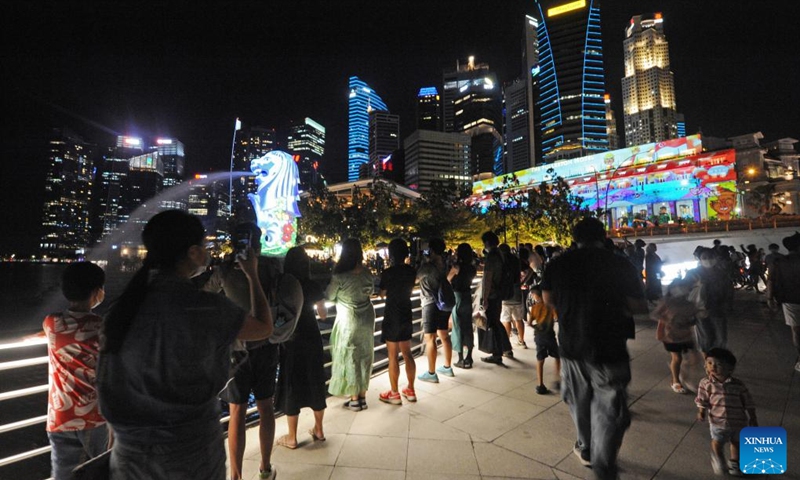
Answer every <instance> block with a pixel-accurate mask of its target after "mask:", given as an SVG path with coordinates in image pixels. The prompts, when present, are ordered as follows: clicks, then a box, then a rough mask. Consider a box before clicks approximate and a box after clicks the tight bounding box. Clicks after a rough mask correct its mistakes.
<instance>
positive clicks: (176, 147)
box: [155, 137, 186, 188]
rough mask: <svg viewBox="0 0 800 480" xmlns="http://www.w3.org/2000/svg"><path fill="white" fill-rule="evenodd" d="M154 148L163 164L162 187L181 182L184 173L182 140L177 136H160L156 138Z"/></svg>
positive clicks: (184, 159)
mask: <svg viewBox="0 0 800 480" xmlns="http://www.w3.org/2000/svg"><path fill="white" fill-rule="evenodd" d="M155 148H156V151H157V152H158V158H159V159H160V160H161V163H162V164H163V165H164V188H169V187H172V186H175V185H180V184H181V183H183V180H184V178H185V175H186V157H185V156H184V147H183V142H181V141H180V140H178V139H177V138H166V137H161V138H157V139H156V145H155Z"/></svg>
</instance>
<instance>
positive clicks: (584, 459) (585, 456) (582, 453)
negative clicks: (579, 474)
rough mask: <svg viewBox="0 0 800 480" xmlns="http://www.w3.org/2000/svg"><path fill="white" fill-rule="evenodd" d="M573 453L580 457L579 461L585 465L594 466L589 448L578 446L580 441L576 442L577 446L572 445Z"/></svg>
mask: <svg viewBox="0 0 800 480" xmlns="http://www.w3.org/2000/svg"><path fill="white" fill-rule="evenodd" d="M572 453H574V454H575V456H576V457H578V461H579V462H581V465H583V466H584V467H591V466H592V462H591V460H590V459H589V452H588V451H587V450H581V448H580V447H579V446H578V442H575V446H574V447H572Z"/></svg>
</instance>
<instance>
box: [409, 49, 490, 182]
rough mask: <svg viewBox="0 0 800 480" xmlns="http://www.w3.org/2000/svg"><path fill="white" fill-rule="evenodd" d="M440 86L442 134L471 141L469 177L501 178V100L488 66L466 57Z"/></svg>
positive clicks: (445, 76)
mask: <svg viewBox="0 0 800 480" xmlns="http://www.w3.org/2000/svg"><path fill="white" fill-rule="evenodd" d="M443 84H444V87H443V101H442V112H443V115H442V117H443V122H444V131H445V132H447V133H465V134H467V135H469V136H470V137H471V138H472V143H471V146H470V152H471V159H470V174H471V175H478V174H481V173H486V172H491V173H494V174H495V175H499V174H502V173H503V171H504V165H503V150H504V149H503V136H502V130H503V118H502V117H503V115H502V101H503V100H502V92H501V89H500V87H499V85H498V84H497V76H496V75H495V74H494V72H492V71H491V70H490V69H489V65H487V64H485V63H475V58H474V57H469V60H468V62H467V63H466V64H465V65H461V64H459V63H456V70H455V71H452V72H446V73H445V74H444V75H443ZM406 153H407V154H408V152H406Z"/></svg>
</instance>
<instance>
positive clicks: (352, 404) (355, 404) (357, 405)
mask: <svg viewBox="0 0 800 480" xmlns="http://www.w3.org/2000/svg"><path fill="white" fill-rule="evenodd" d="M342 406H343V407H344V408H349V409H350V410H352V411H354V412H360V411H361V410H362V408H361V402H359V401H358V400H348V401H346V402H344V405H342Z"/></svg>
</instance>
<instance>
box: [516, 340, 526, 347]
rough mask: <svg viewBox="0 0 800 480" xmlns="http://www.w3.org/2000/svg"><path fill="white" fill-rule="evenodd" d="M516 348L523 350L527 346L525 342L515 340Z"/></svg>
mask: <svg viewBox="0 0 800 480" xmlns="http://www.w3.org/2000/svg"><path fill="white" fill-rule="evenodd" d="M517 346H518V347H522V348H523V349H526V348H528V344H527V343H525V340H517Z"/></svg>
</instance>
